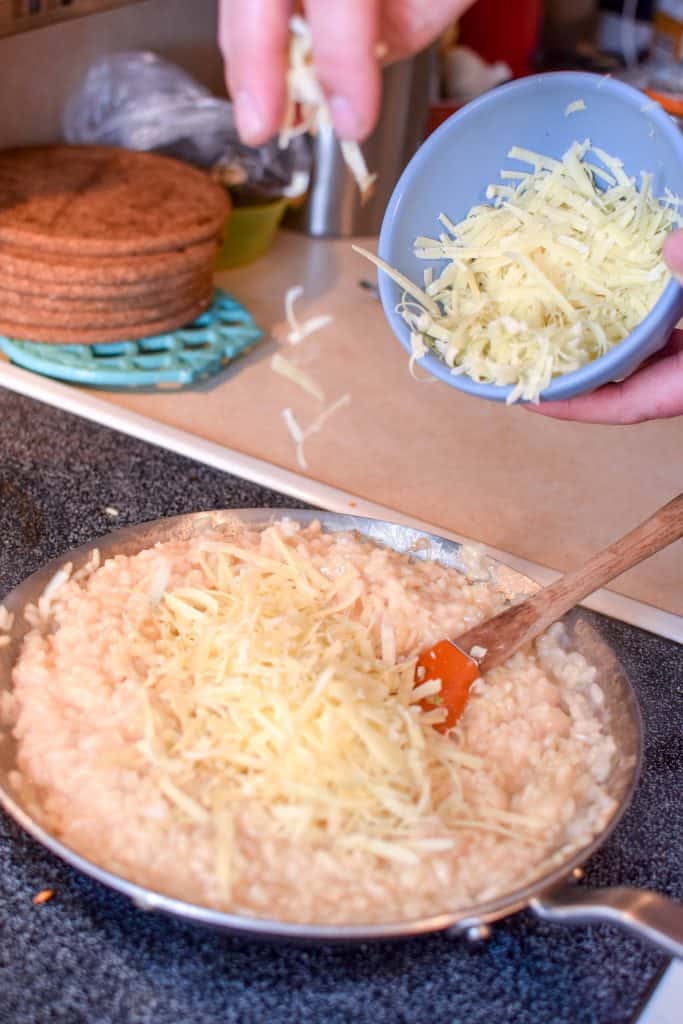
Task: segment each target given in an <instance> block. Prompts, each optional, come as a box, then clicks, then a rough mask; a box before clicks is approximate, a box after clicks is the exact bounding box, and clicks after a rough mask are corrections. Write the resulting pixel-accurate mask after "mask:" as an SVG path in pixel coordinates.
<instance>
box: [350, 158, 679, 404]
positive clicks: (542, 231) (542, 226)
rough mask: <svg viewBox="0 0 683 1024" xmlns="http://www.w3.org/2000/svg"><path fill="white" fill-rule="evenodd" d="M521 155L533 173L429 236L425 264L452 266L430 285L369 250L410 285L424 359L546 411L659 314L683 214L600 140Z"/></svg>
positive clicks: (512, 179)
mask: <svg viewBox="0 0 683 1024" xmlns="http://www.w3.org/2000/svg"><path fill="white" fill-rule="evenodd" d="M509 157H510V158H511V159H514V160H517V161H520V162H523V163H526V164H528V165H530V167H531V170H529V171H517V170H514V171H512V170H504V171H503V172H502V174H501V178H502V183H499V184H494V185H491V186H489V188H488V190H487V199H488V200H489V203H488V204H487V205H477V206H475V207H473V208H472V209H471V210H470V212H469V213H468V214H467V216H466V217H465V218H464V220H462V221H461V222H460V223H458V224H454V223H453V222H452V221H451V220H450V219H449V217H448V216H447V215H446V214H444V213H442V214H441V216H440V221H441V226H442V227H443V228H444V229H445V230H444V231H442V232H441V233H440V234H439V235H438V237H434V238H430V237H420V238H417V239H416V241H415V254H416V256H418V257H419V258H420V259H424V260H429V261H440V262H439V264H438V267H439V269H438V271H437V272H436V273H435V275H434V278H433V280H432V281H431V282H430V283H427V284H426V285H425V287H424V288H421V287H419V286H417V285H416V284H414V283H413V282H410V281H408V280H407V279H406V277H405V276H404V275H402V274H399V273H398V272H397V271H395V270H394V269H393V268H392V267H390V266H389V265H388V264H386V263H385V262H384V261H382V260H380V259H379V258H378V257H376V256H374V255H373V254H371V253H368V252H366V251H365V250H358V251H359V252H361V253H362V254H363V255H365V256H366V257H368V258H369V259H370V260H372V261H373V262H374V263H375V264H377V265H378V266H379V267H380V269H381V270H382V271H383V272H384V273H387V274H388V275H389V276H390V277H392V278H393V280H395V281H396V283H397V284H398V285H399V286H400V287H401V288H402V289H403V291H404V295H403V299H402V301H401V303H400V305H399V306H398V307H397V311H398V312H399V313H400V315H401V316H402V318H403V320H404V321H405V323H406V324H407V325H408V327H409V328H410V332H411V343H412V346H413V358H414V359H415V358H421V356H422V355H424V353H425V350H429V351H431V352H433V353H434V354H435V355H436V356H438V357H439V358H440V359H441V360H442V361H443V362H445V363H446V365H447V366H448V367H450V369H451V372H452V373H454V374H467V375H468V376H469V377H470V378H471V379H472V380H474V381H477V382H478V383H485V384H494V385H498V386H511V391H510V394H509V396H508V398H507V401H508V403H513V402H516V401H519V400H524V401H534V402H535V401H538V399H539V396H540V394H541V392H542V391H543V390H544V389H545V388H546V387H548V385H549V384H550V383H551V381H552V380H553V379H554V378H555V377H559V376H562V375H564V374H567V373H570V372H572V371H573V370H578V369H580V368H581V367H582V366H585V365H586V364H587V363H589V362H591V361H592V360H594V359H597V358H598V357H599V356H601V355H604V354H605V353H606V352H608V351H610V349H612V348H613V347H614V346H615V345H617V344H618V343H619V342H620V341H622V340H623V339H624V338H626V337H627V336H628V335H629V334H630V333H631V332H632V331H633V330H634V328H635V327H636V326H637V325H638V324H639V323H641V321H642V320H644V319H645V317H646V316H647V315H648V313H650V312H651V310H652V309H653V307H654V306H655V304H656V303H657V301H658V299H659V298H660V296H661V295H662V292H663V291H664V289H665V287H666V285H667V284H668V282H669V280H670V274H669V271H668V269H667V267H666V265H665V263H664V261H663V258H662V250H663V246H664V240H665V239H666V236H667V235H668V234H669V232H670V231H671V230H672V229H674V228H675V227H678V226H679V225H680V223H681V218H680V215H679V200H678V199H677V198H676V197H675V196H673V195H671V194H668V195H666V196H665V197H662V198H658V197H656V196H655V195H654V193H653V176H652V175H651V174H646V173H643V174H642V175H641V182H640V187H638V186H637V184H636V181H635V180H634V179H633V178H630V177H628V176H627V174H626V173H625V171H624V169H623V166H622V164H621V162H620V161H619V160H617V159H615V158H614V157H611V156H610V155H609V154H607V153H605V152H604V151H603V150H601V149H599V148H597V147H595V146H592V145H591V143H590V142H589V141H588V140H586V141H585V142H583V143H578V142H577V143H575V144H574V145H573V146H572V147H571V148H570V149H569V150H568V152H567V153H566V154H565V155H564V157H563V158H562V159H561V160H555V159H553V158H551V157H548V156H544V155H542V154H538V153H534V152H531V151H529V150H525V149H521V148H519V147H515V148H513V149H512V150H511V151H510V153H509Z"/></svg>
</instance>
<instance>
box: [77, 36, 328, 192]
mask: <svg viewBox="0 0 683 1024" xmlns="http://www.w3.org/2000/svg"><path fill="white" fill-rule="evenodd" d="M63 130H64V137H65V138H66V140H67V142H70V143H72V144H84V145H104V146H122V147H124V148H126V149H137V150H147V151H150V152H156V153H164V154H166V155H167V156H173V157H176V158H177V159H180V160H185V161H186V162H188V163H192V164H195V165H196V166H198V167H202V168H205V169H209V168H216V170H215V176H216V177H217V178H218V180H220V181H222V182H223V184H225V185H228V186H229V187H230V189H231V192H232V194H233V196H234V198H235V199H237V201H238V202H239V201H240V200H242V201H245V202H249V201H258V200H265V199H274V198H277V197H279V196H296V195H301V194H302V193H303V192H304V191H305V190H306V188H307V187H308V180H309V175H310V167H311V153H310V148H309V145H308V141H307V140H305V139H296V140H293V144H292V145H290V146H289V147H287V148H286V149H280V148H279V147H278V145H277V142H271V143H268V144H267V145H265V146H261V147H259V148H258V149H252V148H250V147H248V146H245V145H243V144H242V143H241V142H240V140H239V137H238V134H237V128H236V126H235V119H234V115H233V109H232V104H231V103H229V102H228V101H227V100H222V99H218V98H217V97H215V96H213V95H212V94H211V93H210V92H209V90H208V89H205V88H204V86H202V85H200V84H199V83H198V82H196V81H195V80H194V79H193V78H191V76H190V75H188V74H187V73H186V72H185V71H183V70H182V68H179V67H177V66H176V65H175V64H172V63H170V62H169V61H167V60H164V59H163V58H162V57H158V56H157V55H156V54H154V53H150V52H138V51H133V52H124V53H116V54H110V55H108V56H106V57H103V58H102V59H101V60H99V61H97V63H95V64H94V65H93V66H92V67H91V68H90V70H89V71H88V73H87V75H86V77H85V80H84V81H83V83H82V85H81V86H80V87H79V88H78V89H77V91H76V93H75V94H74V95H73V96H72V97H71V98H70V99H69V101H68V102H67V105H66V107H65V110H64V117H63Z"/></svg>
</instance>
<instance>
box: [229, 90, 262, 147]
mask: <svg viewBox="0 0 683 1024" xmlns="http://www.w3.org/2000/svg"><path fill="white" fill-rule="evenodd" d="M235 117H236V119H237V129H238V131H239V133H240V136H241V137H242V140H243V141H244V142H246V143H247V144H248V145H249V144H252V143H257V142H260V141H261V139H262V137H263V117H262V116H261V113H260V111H259V109H258V107H257V105H256V103H255V102H254V98H253V96H252V95H251V93H249V92H247V91H246V90H244V89H241V90H240V91H239V92H238V93H237V95H236V96H235Z"/></svg>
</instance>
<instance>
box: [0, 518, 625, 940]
mask: <svg viewBox="0 0 683 1024" xmlns="http://www.w3.org/2000/svg"><path fill="white" fill-rule="evenodd" d="M231 518H232V519H235V518H237V519H241V520H242V521H244V522H248V523H250V524H253V525H260V524H264V525H265V524H267V523H269V522H273V521H276V520H278V519H282V518H291V519H295V520H297V521H299V522H311V521H316V520H317V521H319V522H320V523H321V525H322V526H323V528H325V529H331V530H335V529H337V530H338V529H340V528H342V529H351V530H353V529H358V530H359V531H360V532H361V533H363V534H365V535H370V536H372V534H373V532H377V531H378V530H381V529H382V528H383V527H384V528H389V529H391V530H398V531H400V532H401V534H402V535H403V536H404V537H405V538H406V539H410V540H411V542H412V543H414V542H415V541H419V540H423V539H427V540H429V541H430V542H434V543H436V544H437V545H440V546H442V547H443V549H444V550H445V551H447V552H450V553H451V554H453V555H455V556H456V558H457V555H458V553H459V551H460V549H461V548H462V545H460V544H458V543H457V542H456V541H451V540H449V539H447V538H444V537H440V536H439V535H438V534H435V533H430V532H428V531H425V530H418V529H415V528H413V527H408V526H404V525H402V524H397V523H392V522H391V521H389V520H381V519H371V518H369V517H366V516H357V515H352V514H348V513H336V512H326V511H323V510H306V509H299V508H289V507H283V508H269V507H266V506H263V507H248V508H232V509H216V510H210V511H204V512H191V513H185V514H182V515H177V516H168V517H166V516H165V517H161V518H158V519H153V520H148V521H146V522H142V523H137V524H134V525H131V526H125V527H121V528H119V529H117V530H114V531H111V532H108V533H106V534H104V535H102V536H100V537H97V538H95V539H94V540H91V541H88V542H86V543H85V544H82V545H79V546H78V547H77V548H74V549H72V550H70V551H68V552H66V553H64V554H62V555H60V556H58V557H57V558H55V559H52V560H50V561H49V562H48V563H46V564H45V565H44V566H42V567H41V568H40V569H38V570H37V571H36V572H34V573H32V574H31V575H30V576H28V577H27V578H26V579H25V580H23V581H22V582H21V583H20V584H19V585H18V586H16V587H14V588H13V589H12V590H11V591H9V592H8V593H7V595H6V596H5V597H4V598H3V599H2V601H0V603H1V604H4V605H5V606H6V607H8V609H9V610H10V611H12V610H19V609H21V608H23V607H24V606H25V605H26V604H27V603H28V602H29V601H31V600H33V599H34V596H29V594H31V592H32V591H34V592H40V591H42V590H43V589H44V587H45V585H46V584H47V582H48V581H49V579H50V578H51V577H52V576H53V575H54V573H55V572H57V571H58V570H59V569H60V568H62V567H63V566H64V565H66V564H67V563H69V562H73V563H75V564H76V565H77V566H78V565H80V564H83V563H84V562H85V561H86V560H87V559H88V558H89V557H90V556H91V555H92V553H93V551H95V550H96V549H100V550H101V549H102V548H105V549H107V550H105V551H104V552H103V553H104V554H105V555H106V556H107V557H109V556H110V555H112V554H114V553H116V550H117V549H120V548H121V547H122V546H124V545H125V544H126V543H130V542H133V543H134V544H137V543H138V539H139V540H140V547H139V548H138V550H141V549H142V547H146V546H150V544H152V543H156V541H155V540H152V539H151V537H146V534H150V535H153V534H154V533H159V534H160V536H159V537H157V540H159V541H160V540H163V539H164V537H163V534H164V533H166V532H168V533H171V532H172V531H173V530H174V529H177V528H178V527H185V526H188V527H190V528H191V529H194V528H195V527H196V526H199V525H201V524H202V523H207V524H209V525H219V524H220V523H225V522H226V519H227V520H229V519H231ZM406 550H407V549H406ZM491 561H492V562H494V564H495V565H496V567H502V568H503V569H505V570H506V572H509V573H510V574H511V577H512V578H513V579H515V580H517V581H519V582H520V583H523V584H524V585H525V586H526V587H532V588H537V586H538V584H536V583H535V582H534V581H533V580H531V579H530V578H529V577H526V576H524V575H523V574H522V573H519V572H518V571H517V570H515V569H512V568H511V567H510V566H507V565H506V564H505V562H504V561H502V560H499V559H491ZM569 619H574V621H576V622H581V623H582V624H585V625H586V626H587V628H588V630H589V631H590V633H591V634H593V635H594V636H596V637H597V638H598V641H599V643H600V645H601V646H602V647H603V648H605V649H606V650H609V651H610V653H611V654H612V655H613V656H614V657H615V658H616V655H615V652H614V651H613V650H612V648H611V647H610V645H609V644H608V643H607V642H606V641H605V640H604V639H603V638H602V637H600V636H599V634H598V633H597V631H596V630H595V628H594V627H593V625H592V624H591V623H590V622H589V621H588V620H587V618H586V617H585V614H584V613H583V612H582V611H581V610H580V609H579V610H575V611H573V612H570V613H569V615H568V616H565V617H564V619H563V620H562V621H567V620H569ZM616 660H617V663H618V664H619V673H620V676H621V681H622V684H623V685H624V688H625V691H626V693H627V695H628V701H629V708H628V713H629V717H630V721H631V725H632V726H633V731H634V739H635V758H634V763H633V766H632V768H631V771H630V775H629V778H628V782H627V784H626V785H625V787H624V792H623V794H622V796H621V798H620V799H619V801H618V803H617V806H616V808H615V809H614V811H613V813H612V815H611V816H610V819H609V821H608V822H607V824H606V825H605V827H604V828H603V829H602V830H601V831H600V832H599V833H598V834H597V835H596V836H594V838H593V839H592V840H591V841H590V842H589V843H587V844H586V845H584V846H582V847H581V848H580V849H578V850H576V851H575V852H574V853H573V854H572V855H571V856H570V857H568V858H567V859H566V860H564V861H563V862H562V863H561V864H559V865H558V866H557V867H555V868H553V869H552V870H550V871H548V872H546V873H544V874H542V875H540V876H538V877H537V878H535V879H533V880H532V881H531V882H529V883H528V884H527V885H525V886H522V887H521V888H519V889H515V890H513V891H512V892H508V893H505V894H504V895H503V896H499V897H498V898H496V899H492V900H487V901H484V902H481V903H477V904H473V905H472V906H468V907H463V908H460V909H456V910H453V911H447V912H441V913H438V914H433V915H428V916H422V917H419V918H411V919H406V920H399V921H393V922H383V923H381V924H354V925H339V924H334V925H315V924H308V923H298V922H290V921H281V920H278V919H275V918H267V917H256V916H250V915H246V914H238V913H230V912H227V911H221V910H215V909H212V908H211V907H207V906H203V905H201V904H195V903H191V902H189V901H186V900H181V899H178V898H176V897H173V896H170V895H167V894H165V893H163V892H159V891H157V890H154V889H149V888H147V887H145V886H142V885H139V884H138V883H135V882H132V881H130V880H129V879H127V878H125V877H123V876H121V875H117V874H115V873H114V872H111V871H108V870H107V869H106V868H103V867H101V866H100V865H98V864H96V863H95V862H94V861H91V860H89V859H88V858H86V857H83V856H82V855H81V854H79V853H78V851H77V850H75V849H73V848H72V847H71V846H69V845H68V844H66V843H63V842H62V841H61V840H59V839H57V838H56V837H55V836H53V835H52V834H51V833H50V832H49V831H47V829H45V828H43V826H42V825H40V824H39V823H38V822H37V821H36V820H35V819H34V818H33V817H32V816H31V815H30V814H29V813H28V812H27V811H25V810H24V809H23V808H22V807H21V806H20V805H19V803H18V802H17V801H16V800H15V799H14V797H13V796H12V795H11V793H10V792H9V791H8V790H7V789H6V788H5V786H4V784H3V781H2V778H1V776H0V807H2V808H3V809H4V811H5V812H6V813H7V814H8V815H9V816H10V817H11V818H12V819H13V820H14V821H15V823H16V824H17V825H19V826H20V827H21V828H22V829H23V830H24V831H25V832H27V833H28V834H29V835H30V836H31V837H32V838H33V839H35V840H36V841H37V842H38V843H39V844H40V845H41V846H43V847H45V848H46V849H48V850H49V851H50V852H51V853H53V854H54V855H56V856H57V857H59V858H60V859H61V860H63V861H64V862H66V863H67V864H69V865H70V866H71V867H73V868H75V869H76V870H78V871H80V872H82V873H83V874H85V875H87V876H88V877H90V878H92V879H94V880H95V881H97V882H99V883H101V884H103V885H105V886H106V887H108V888H110V889H113V890H114V891H115V892H118V893H120V894H122V895H124V896H127V897H128V898H129V899H131V900H132V902H133V903H134V904H135V905H136V906H137V907H138V908H139V909H141V910H146V911H160V912H163V913H166V914H169V915H171V916H173V917H176V918H179V919H181V920H184V921H189V922H193V923H197V924H203V925H208V926H209V927H212V928H217V929H221V930H223V931H226V932H228V933H231V934H235V935H242V936H244V937H251V938H255V939H263V940H267V939H276V940H285V941H291V942H304V943H306V942H312V943H318V942H325V943H354V942H375V941H388V940H395V939H405V938H411V937H415V936H418V935H426V934H434V933H438V932H452V933H454V934H460V933H465V932H467V931H468V930H469V929H471V928H476V927H477V926H479V925H481V924H486V923H491V922H493V921H496V920H500V919H501V918H504V917H507V916H509V915H511V914H514V913H516V912H517V911H519V910H522V909H524V908H526V907H528V906H529V905H530V904H531V903H532V901H533V900H534V898H535V897H537V896H538V895H539V894H540V893H542V892H545V891H547V890H549V889H552V888H553V887H554V886H556V885H559V884H562V883H563V882H565V881H566V880H567V878H569V877H571V876H572V875H573V873H575V872H576V870H577V869H578V868H580V867H581V865H583V864H584V863H585V862H586V861H587V860H588V859H589V858H590V857H591V856H592V855H593V854H594V853H595V852H596V851H597V850H598V849H600V847H601V846H603V845H604V843H605V842H606V841H607V840H608V839H609V837H610V836H611V835H612V833H613V832H614V830H615V829H616V827H617V826H618V824H619V823H620V821H621V820H622V818H623V817H624V815H625V814H626V811H627V810H628V808H629V807H630V805H631V802H632V799H633V794H634V792H635V790H636V787H637V785H638V782H639V779H640V775H641V769H642V759H643V723H642V716H641V713H640V709H639V704H638V699H637V695H636V693H635V690H634V688H633V685H632V683H631V681H630V679H629V678H628V676H627V674H626V672H625V671H624V670H623V668H622V667H621V664H620V662H619V660H618V658H616ZM3 689H4V686H3V680H2V675H1V674H0V692H1V691H2V690H3Z"/></svg>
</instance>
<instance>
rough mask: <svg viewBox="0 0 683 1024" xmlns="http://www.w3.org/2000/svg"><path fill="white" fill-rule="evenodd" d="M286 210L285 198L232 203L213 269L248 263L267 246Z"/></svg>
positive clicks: (261, 254) (256, 257) (269, 244)
mask: <svg viewBox="0 0 683 1024" xmlns="http://www.w3.org/2000/svg"><path fill="white" fill-rule="evenodd" d="M286 209H287V200H286V199H275V200H273V202H270V203H258V204H256V205H254V206H233V208H232V210H231V211H230V215H229V217H228V219H227V220H226V223H225V237H224V239H223V245H222V246H221V248H220V250H219V252H218V256H217V257H216V270H230V269H231V268H232V267H241V266H243V265H244V264H245V263H251V262H252V260H256V259H258V258H259V256H263V254H264V253H265V252H267V251H268V249H269V248H270V246H271V244H272V242H273V238H274V237H275V232H276V231H277V229H278V228H279V226H280V222H281V220H282V218H283V216H284V213H285V210H286Z"/></svg>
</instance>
